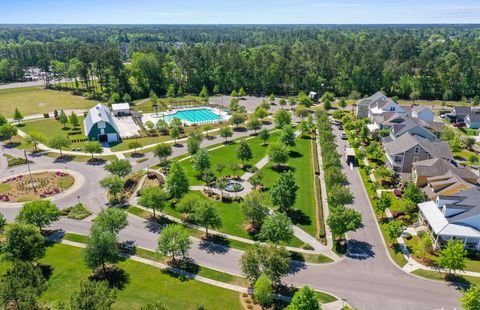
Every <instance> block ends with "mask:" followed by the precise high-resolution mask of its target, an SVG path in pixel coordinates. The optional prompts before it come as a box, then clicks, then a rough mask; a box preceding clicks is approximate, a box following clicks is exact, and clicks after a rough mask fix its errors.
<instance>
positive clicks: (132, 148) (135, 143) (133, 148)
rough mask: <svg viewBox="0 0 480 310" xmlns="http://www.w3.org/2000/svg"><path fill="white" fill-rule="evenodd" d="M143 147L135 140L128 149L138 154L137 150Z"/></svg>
mask: <svg viewBox="0 0 480 310" xmlns="http://www.w3.org/2000/svg"><path fill="white" fill-rule="evenodd" d="M141 147H142V143H141V142H140V141H138V140H133V141H131V142H129V143H128V148H129V149H130V150H133V154H136V153H137V150H138V149H139V148H141Z"/></svg>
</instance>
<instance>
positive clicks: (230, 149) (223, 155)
mask: <svg viewBox="0 0 480 310" xmlns="http://www.w3.org/2000/svg"><path fill="white" fill-rule="evenodd" d="M278 136H279V133H278V132H274V133H271V135H270V138H269V140H268V141H267V143H269V142H272V141H276V140H277V139H278ZM238 141H239V140H236V141H235V142H234V143H231V144H227V145H225V146H222V145H221V144H220V145H216V146H214V147H212V148H213V150H211V151H209V152H208V154H209V155H210V162H211V169H212V171H213V172H214V174H215V175H216V176H220V175H219V173H218V172H217V171H216V169H215V168H216V164H217V163H221V164H223V165H225V168H224V169H223V171H222V176H225V175H233V171H232V170H231V169H230V165H231V164H232V163H236V164H238V165H241V164H242V161H241V160H239V159H238V158H237V148H238V146H239V142H238ZM246 141H247V143H248V144H249V145H250V148H251V149H252V154H253V158H252V159H251V160H249V161H248V162H245V163H246V164H249V165H255V164H256V163H257V162H259V161H260V160H261V159H262V158H263V157H265V156H266V155H267V149H268V146H264V145H263V140H262V139H260V138H259V137H253V138H251V139H248V140H246ZM217 147H218V148H217ZM181 165H182V168H183V170H184V171H185V173H186V174H187V176H188V178H189V181H190V185H202V184H204V182H203V181H201V180H198V179H197V177H196V175H197V172H196V171H195V169H194V167H193V165H192V158H189V159H186V160H183V161H181ZM236 173H237V175H242V174H243V173H244V171H243V170H239V171H236Z"/></svg>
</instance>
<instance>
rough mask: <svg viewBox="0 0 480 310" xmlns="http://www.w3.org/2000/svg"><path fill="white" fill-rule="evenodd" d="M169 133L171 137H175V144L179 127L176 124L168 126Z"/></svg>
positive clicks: (178, 134)
mask: <svg viewBox="0 0 480 310" xmlns="http://www.w3.org/2000/svg"><path fill="white" fill-rule="evenodd" d="M169 134H170V137H172V139H175V144H177V139H178V137H180V129H179V128H178V127H177V126H172V128H170V132H169Z"/></svg>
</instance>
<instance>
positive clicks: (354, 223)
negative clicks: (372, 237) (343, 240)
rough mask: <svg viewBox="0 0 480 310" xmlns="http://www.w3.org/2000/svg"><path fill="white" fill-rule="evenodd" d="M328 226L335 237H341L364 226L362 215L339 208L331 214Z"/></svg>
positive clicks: (342, 207)
mask: <svg viewBox="0 0 480 310" xmlns="http://www.w3.org/2000/svg"><path fill="white" fill-rule="evenodd" d="M327 224H328V226H329V227H330V229H331V230H332V233H333V234H334V235H335V236H338V237H341V236H342V235H343V234H345V233H347V232H349V231H355V230H357V229H358V228H360V227H361V226H362V215H361V214H360V213H358V212H357V211H355V210H353V209H350V208H345V207H344V206H338V207H336V208H333V209H332V211H331V212H330V215H329V217H328V219H327Z"/></svg>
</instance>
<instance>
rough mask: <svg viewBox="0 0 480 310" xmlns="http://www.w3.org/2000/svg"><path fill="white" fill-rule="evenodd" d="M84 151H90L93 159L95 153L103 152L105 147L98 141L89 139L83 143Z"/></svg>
mask: <svg viewBox="0 0 480 310" xmlns="http://www.w3.org/2000/svg"><path fill="white" fill-rule="evenodd" d="M83 151H84V152H85V153H90V155H91V156H92V159H93V154H102V153H103V147H102V145H101V144H100V142H98V141H88V142H87V143H85V144H84V145H83Z"/></svg>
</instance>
